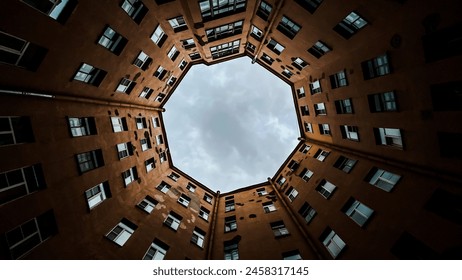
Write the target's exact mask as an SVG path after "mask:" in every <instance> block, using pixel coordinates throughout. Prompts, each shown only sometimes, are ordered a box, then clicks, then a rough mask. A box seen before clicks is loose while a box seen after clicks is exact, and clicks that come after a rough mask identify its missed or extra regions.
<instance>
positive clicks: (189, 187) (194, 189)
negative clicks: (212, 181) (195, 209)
mask: <svg viewBox="0 0 462 280" xmlns="http://www.w3.org/2000/svg"><path fill="white" fill-rule="evenodd" d="M186 189H187V190H188V191H190V192H195V191H196V186H194V185H193V184H191V183H188V185H187V186H186Z"/></svg>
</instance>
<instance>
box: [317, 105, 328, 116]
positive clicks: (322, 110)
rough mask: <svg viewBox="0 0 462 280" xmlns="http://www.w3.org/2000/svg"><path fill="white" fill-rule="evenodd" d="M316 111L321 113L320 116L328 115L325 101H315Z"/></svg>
mask: <svg viewBox="0 0 462 280" xmlns="http://www.w3.org/2000/svg"><path fill="white" fill-rule="evenodd" d="M314 112H315V114H316V115H320V116H325V115H327V110H326V105H324V103H315V104H314Z"/></svg>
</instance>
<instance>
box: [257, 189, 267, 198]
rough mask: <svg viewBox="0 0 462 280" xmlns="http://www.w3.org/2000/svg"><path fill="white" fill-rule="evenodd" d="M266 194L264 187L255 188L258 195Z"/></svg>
mask: <svg viewBox="0 0 462 280" xmlns="http://www.w3.org/2000/svg"><path fill="white" fill-rule="evenodd" d="M267 194H268V192H267V191H266V189H265V188H259V189H257V195H258V196H264V195H267Z"/></svg>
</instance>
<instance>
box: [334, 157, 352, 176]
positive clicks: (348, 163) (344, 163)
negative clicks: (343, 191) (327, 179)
mask: <svg viewBox="0 0 462 280" xmlns="http://www.w3.org/2000/svg"><path fill="white" fill-rule="evenodd" d="M356 161H357V160H355V159H350V158H347V157H344V156H340V157H339V158H338V159H337V161H336V162H335V163H334V167H335V168H337V169H340V170H342V171H343V172H345V173H350V172H351V169H353V167H354V166H355V164H356Z"/></svg>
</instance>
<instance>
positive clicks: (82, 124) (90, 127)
mask: <svg viewBox="0 0 462 280" xmlns="http://www.w3.org/2000/svg"><path fill="white" fill-rule="evenodd" d="M67 121H68V123H69V129H70V130H71V135H72V137H80V136H87V135H96V122H95V118H93V117H84V118H73V117H70V118H68V119H67Z"/></svg>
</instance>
